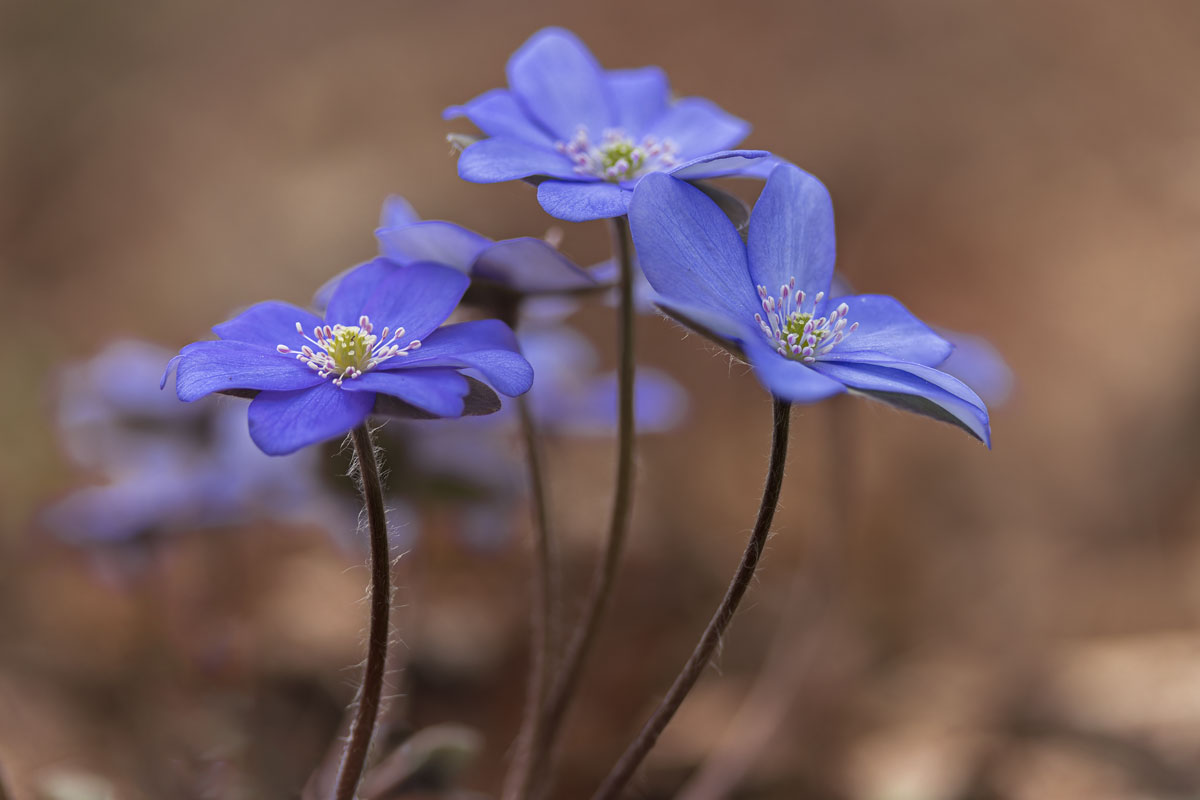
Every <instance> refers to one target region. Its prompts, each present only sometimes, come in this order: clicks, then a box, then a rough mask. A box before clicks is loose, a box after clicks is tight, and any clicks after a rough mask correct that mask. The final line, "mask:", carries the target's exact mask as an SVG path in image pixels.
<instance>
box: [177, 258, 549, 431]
mask: <svg viewBox="0 0 1200 800" xmlns="http://www.w3.org/2000/svg"><path fill="white" fill-rule="evenodd" d="M469 283H470V279H469V278H468V277H467V276H466V275H464V274H463V273H461V272H458V271H457V270H454V269H451V268H449V267H445V266H441V265H438V264H429V263H415V264H409V265H405V266H398V265H397V264H395V263H394V262H391V261H389V260H387V259H382V258H379V259H375V260H374V261H370V262H367V263H366V264H363V265H362V266H360V267H357V268H356V269H354V270H352V271H351V272H350V273H348V274H347V275H346V276H345V277H343V278H342V279H341V280H340V281H339V282H338V284H337V287H336V288H335V289H334V291H333V293H332V295H331V296H330V298H329V304H328V307H327V308H326V309H325V314H324V318H322V317H319V316H317V315H316V314H314V313H312V312H310V311H307V310H305V309H302V308H299V307H297V306H294V305H291V304H289V303H282V302H276V301H268V302H265V303H259V304H258V305H255V306H252V307H250V308H249V309H247V310H246V311H245V312H243V313H242V314H240V315H239V316H237V317H235V318H234V319H232V320H230V321H228V322H224V323H222V324H220V325H217V326H216V327H215V328H213V332H214V333H216V334H217V336H219V337H220V338H219V339H218V340H217V341H205V342H196V343H194V344H190V345H188V346H187V347H185V348H183V350H182V351H181V352H180V354H179V356H177V357H176V359H175V363H176V364H177V370H178V372H177V378H176V393H177V394H178V395H179V398H180V399H181V400H185V401H192V400H196V399H199V398H201V397H204V396H205V395H208V394H211V393H213V392H226V393H247V392H256V393H257V394H256V396H255V397H254V399H253V401H252V402H251V403H250V409H249V419H250V436H251V438H252V439H253V440H254V442H255V444H257V445H258V446H259V447H260V448H261V449H262V450H263V451H264V452H266V453H268V454H271V455H281V454H285V453H291V452H293V451H295V450H298V449H300V448H301V447H304V446H306V445H309V444H313V443H315V442H319V441H322V440H324V439H330V438H333V437H336V436H340V435H341V434H344V433H346V432H347V431H349V430H350V429H352V428H354V427H356V426H357V425H359V424H360V423H361V422H363V420H365V419H366V418H367V416H368V415H369V414H371V413H372V412H375V413H396V412H397V411H398V410H406V411H410V412H412V414H411V415H419V416H427V417H457V416H461V415H462V414H463V413H464V412H471V411H472V404H470V403H469V402H468V401H469V400H471V401H475V400H479V401H480V403H481V404H482V406H487V410H489V411H494V410H495V408H496V407H498V405H499V404H498V402H496V401H495V396H494V395H493V394H492V393H491V390H490V389H487V387H485V386H484V385H483V384H480V383H479V382H478V381H474V380H473V379H469V378H467V377H466V376H464V375H463V374H461V372H460V370H461V369H473V370H475V371H477V372H478V373H479V374H481V375H483V377H484V378H485V380H487V381H488V383H490V384H491V385H492V386H493V387H494V388H495V389H496V390H497V391H499V392H501V393H502V394H506V395H509V396H515V395H518V394H521V393H523V392H525V391H527V390H528V389H529V387H530V385H531V384H532V382H533V370H532V368H531V367H530V366H529V363H528V362H527V361H526V360H525V359H524V358H523V357H522V356H521V355H520V353H519V350H518V347H517V343H516V339H515V338H514V336H513V333H512V331H511V330H510V329H509V328H508V326H507V325H505V324H504V323H502V322H499V321H497V320H478V321H473V322H463V323H459V324H455V325H447V326H445V327H439V326H440V325H441V324H442V323H443V322H444V321H445V320H446V318H447V317H449V316H450V314H451V312H452V311H454V308H455V307H456V306H457V305H458V302H459V300H460V299H461V298H462V296H463V293H464V292H465V291H466V289H467V285H468V284H469ZM165 380H166V376H164V383H165ZM481 393H483V395H485V396H484V397H482V398H481V397H480V394H481ZM489 398H490V401H491V403H490V404H489V403H488V402H487V401H488V399H489Z"/></svg>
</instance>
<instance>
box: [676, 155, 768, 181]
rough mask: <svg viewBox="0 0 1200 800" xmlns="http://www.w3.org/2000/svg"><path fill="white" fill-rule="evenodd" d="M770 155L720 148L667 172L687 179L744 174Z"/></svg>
mask: <svg viewBox="0 0 1200 800" xmlns="http://www.w3.org/2000/svg"><path fill="white" fill-rule="evenodd" d="M770 156H771V154H770V153H769V152H767V151H766V150H721V151H718V152H715V153H709V154H708V155H704V156H697V157H696V158H693V159H692V160H691V161H687V162H685V163H683V164H680V165H679V166H676V167H672V168H671V169H669V170H667V173H668V174H670V175H674V176H675V177H676V178H682V179H683V180H688V181H695V180H701V179H703V178H721V177H724V176H726V175H744V174H747V173H748V172H750V171H751V170H753V168H754V166H755V165H756V164H758V162H759V161H762V160H763V159H766V158H770Z"/></svg>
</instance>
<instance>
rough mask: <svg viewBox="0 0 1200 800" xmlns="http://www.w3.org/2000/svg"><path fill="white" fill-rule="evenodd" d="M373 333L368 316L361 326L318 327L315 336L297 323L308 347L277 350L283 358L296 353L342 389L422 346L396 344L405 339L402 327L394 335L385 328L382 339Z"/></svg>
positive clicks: (418, 341)
mask: <svg viewBox="0 0 1200 800" xmlns="http://www.w3.org/2000/svg"><path fill="white" fill-rule="evenodd" d="M373 331H374V326H372V325H371V320H370V319H369V318H368V317H367V316H366V315H363V316H361V317H359V318H358V324H357V325H318V326H317V327H315V328H313V335H312V336H309V335H308V334H306V333H305V332H304V326H303V325H301V324H300V323H299V322H297V323H296V333H298V334H300V335H301V336H303V337H304V338H305V340H307V341H308V344H306V345H304V346H303V347H301V348H300V349H299V350H293V349H292V348H290V347H288V346H287V345H285V344H281V345H276V347H275V349H276V350H278V351H279V352H280V353H282V354H283V355H291V354H293V353H295V355H296V358H298V359H299V360H300V361H303V362H304V363H305V364H307V365H308V366H309V368H310V369H312V370H315V371H316V373H317V374H318V375H319V376H320V377H322V378H332V379H333V383H334V384H335V385H336V386H341V385H342V381H344V380H345V379H346V378H351V379H353V378H357V377H359V376H360V375H362V374H363V373H364V372H368V371H370V370H372V369H374V368H375V367H377V366H379V365H380V364H382V363H383V362H384V361H387V360H388V359H389V358H394V357H396V356H406V355H408V354H409V353H410V352H411V351H413V350H416V349H417V348H419V347H420V346H421V340H420V339H413V340H412V341H411V342H409V343H408V344H406V345H404V346H401V345H399V344H394V342H396V340H398V339H400V338H401V337H402V336H404V328H402V327H401V328H397V329H396V331H395V332H394V333H391V332H390V330H389V329H388V328H387V327H384V329H383V330H382V331H380V333H379V335H378V336H375V335H374V333H373ZM389 333H391V337H390V338H389V336H388V334H389Z"/></svg>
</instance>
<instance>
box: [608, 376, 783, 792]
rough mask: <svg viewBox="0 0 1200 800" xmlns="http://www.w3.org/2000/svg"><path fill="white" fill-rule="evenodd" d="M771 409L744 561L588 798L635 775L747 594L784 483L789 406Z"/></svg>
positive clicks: (614, 788)
mask: <svg viewBox="0 0 1200 800" xmlns="http://www.w3.org/2000/svg"><path fill="white" fill-rule="evenodd" d="M774 412H775V413H774V417H775V425H774V431H773V433H772V436H771V461H770V465H769V466H768V467H767V480H766V485H765V486H764V487H763V496H762V503H761V504H760V505H759V508H758V519H757V521H755V523H754V531H753V532H752V533H751V534H750V541H749V542H747V544H746V551H745V553H743V554H742V562H741V564H739V565H738V569H737V572H735V573H734V575H733V580H732V581H731V582H730V584H729V588H728V589H727V590H726V591H725V597H724V598H723V599H722V600H721V604H720V605H719V606H717V610H716V613H714V614H713V616H712V619H711V620H709V622H708V627H707V628H705V629H704V634H703V635H702V636H701V637H700V641H699V642H698V643H697V644H696V649H695V650H693V651H692V655H691V657H690V658H688V660H687V663H686V664H684V667H683V670H682V671H681V672H680V673H679V675H678V676H677V677H676V678H675V683H673V684H672V685H671V689H670V691H668V692H667V696H666V697H664V698H663V700H662V702H661V703H659V706H658V708H657V709H656V710H655V712H654V714H653V716H651V717H650V719H649V721H647V722H646V724H645V725H644V726H643V727H642V730H641V732H640V733H639V734H638V735H637V738H635V739H634V740H633V742H632V743H631V744H630V745H629V747H628V748H626V750H625V752H624V754H622V756H621V758H620V759H619V760H618V761H617V763H616V765H615V766H614V767H613V768H612V771H611V772H610V773H609V774H608V777H607V778H605V779H604V783H602V784H601V785H600V788H599V789H597V790H596V793H595V794H594V795H592V800H614V798H616V797H617V796H618V795H619V794H620V793H621V790H622V789H623V788H625V784H626V783H628V782H629V779H630V778H632V777H633V773H634V772H635V771H636V770H637V768H638V765H640V764H641V763H642V759H644V758H645V757H646V754H647V753H649V752H650V750H651V748H653V747H654V744H655V742H657V741H658V737H659V735H660V734H661V733H662V732H663V730H664V729H665V728H666V727H667V724H668V723H670V721H671V718H672V717H673V716H675V712H676V711H678V710H679V706H680V705H682V704H683V700H684V698H685V697H687V694H688V692H690V691H691V690H692V687H693V686H695V685H696V681H697V680H699V678H700V675H701V674H702V673H703V672H704V669H705V667H706V666H707V665H708V662H709V659H710V658H712V654H713V652H714V651H715V650H716V649H717V645H718V644H720V641H721V636H722V635H723V634H724V633H725V629H726V628H727V627H728V626H729V622H730V620H732V619H733V614H734V612H735V611H736V610H737V607H738V604H739V603H740V602H741V600H742V596H743V595H745V594H746V589H747V588H749V586H750V581H751V580H752V579H753V578H754V571H755V569H756V568H757V567H758V561H759V559H760V558H761V557H762V551H763V545H765V544H766V541H767V534H768V533H769V532H770V530H771V521H772V520H773V519H774V517H775V507H776V506H777V505H778V504H779V491H780V488H781V487H782V485H783V466H784V462H786V461H787V445H788V425H789V421H790V418H791V404H790V403H789V402H787V401H786V400H779V399H778V398H777V399H776V400H775V408H774Z"/></svg>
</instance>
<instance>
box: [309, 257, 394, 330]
mask: <svg viewBox="0 0 1200 800" xmlns="http://www.w3.org/2000/svg"><path fill="white" fill-rule="evenodd" d="M401 269H403V267H402V266H401V265H400V264H397V263H396V262H395V261H390V260H388V259H386V258H376V259H372V260H371V261H368V262H367V263H365V264H359V265H358V266H357V267H354V268H353V269H351V270H349V271H348V272H346V273H343V274H342V275H340V276H338V277H336V278H334V279H333V280H332V281H330V283H327V284H325V286H322V287H321V288H320V289H318V290H317V295H318V298H317V301H318V302H319V299H320V297H321V295H323V294H325V293H328V297H329V299H328V302H327V303H326V308H325V319H326V320H328V321H329V322H330V323H331V324H332V323H334V322H340V323H342V324H343V325H357V324H358V318H359V316H360V315H361V314H362V309H363V307H364V306H365V305H366V304H367V300H368V299H370V297H371V295H373V294H374V293H375V289H376V288H378V286H379V285H380V284H381V283H383V282H384V281H386V280H387V279H388V278H390V277H392V276H393V275H395V274H397V272H399V271H400V270H401ZM330 284H332V286H330Z"/></svg>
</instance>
